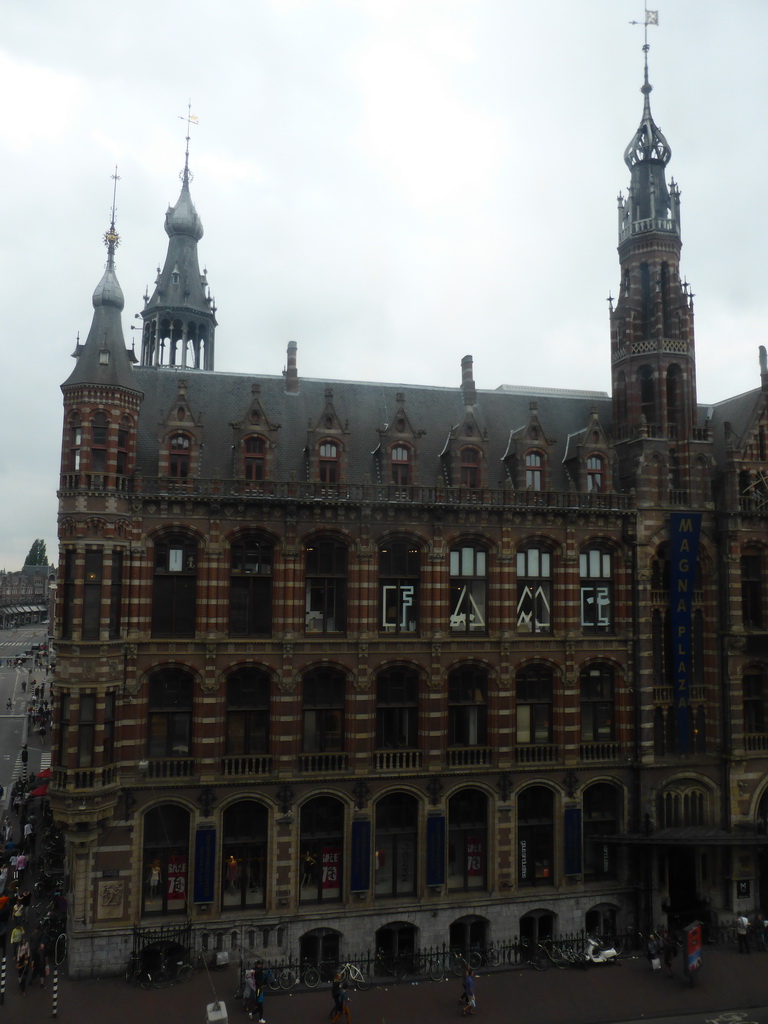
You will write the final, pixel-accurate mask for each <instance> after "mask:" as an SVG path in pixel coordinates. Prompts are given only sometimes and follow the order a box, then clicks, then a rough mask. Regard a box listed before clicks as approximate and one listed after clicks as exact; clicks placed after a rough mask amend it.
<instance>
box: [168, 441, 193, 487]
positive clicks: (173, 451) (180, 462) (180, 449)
mask: <svg viewBox="0 0 768 1024" xmlns="http://www.w3.org/2000/svg"><path fill="white" fill-rule="evenodd" d="M190 445H191V439H190V437H189V435H188V434H181V433H179V434H173V435H172V437H171V440H170V445H169V448H170V451H169V454H168V475H169V476H172V477H174V478H175V479H176V480H186V479H187V477H188V476H189V449H190Z"/></svg>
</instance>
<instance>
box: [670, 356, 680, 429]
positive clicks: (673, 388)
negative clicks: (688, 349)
mask: <svg viewBox="0 0 768 1024" xmlns="http://www.w3.org/2000/svg"><path fill="white" fill-rule="evenodd" d="M682 376H683V375H682V371H681V370H680V367H679V366H678V365H677V364H673V365H672V366H670V367H669V369H668V370H667V424H668V425H669V436H670V437H675V436H676V429H677V426H678V425H679V424H681V423H682V415H683V408H682V403H683V388H682Z"/></svg>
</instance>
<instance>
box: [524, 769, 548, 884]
mask: <svg viewBox="0 0 768 1024" xmlns="http://www.w3.org/2000/svg"><path fill="white" fill-rule="evenodd" d="M554 833H555V830H554V795H553V794H552V791H551V790H549V789H547V788H545V787H544V786H531V787H529V788H528V789H524V790H523V792H522V793H521V794H520V796H519V797H518V801H517V836H518V839H517V881H518V885H519V886H521V887H525V886H532V885H554V876H553V864H554Z"/></svg>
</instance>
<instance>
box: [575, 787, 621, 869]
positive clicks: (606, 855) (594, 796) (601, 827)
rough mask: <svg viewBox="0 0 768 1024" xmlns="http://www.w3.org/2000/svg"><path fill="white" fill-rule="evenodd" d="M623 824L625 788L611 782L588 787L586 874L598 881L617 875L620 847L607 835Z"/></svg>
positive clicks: (610, 834)
mask: <svg viewBox="0 0 768 1024" xmlns="http://www.w3.org/2000/svg"><path fill="white" fill-rule="evenodd" d="M620 826H621V792H620V790H618V789H617V788H616V786H612V785H610V784H609V783H607V782H597V783H595V784H594V785H592V786H589V787H588V788H587V789H586V790H585V791H584V826H583V829H584V877H585V879H588V880H591V881H594V880H595V879H601V878H615V877H616V847H615V845H614V844H613V843H606V842H605V841H604V840H603V839H602V837H603V836H613V835H616V834H617V833H618V832H619V830H620Z"/></svg>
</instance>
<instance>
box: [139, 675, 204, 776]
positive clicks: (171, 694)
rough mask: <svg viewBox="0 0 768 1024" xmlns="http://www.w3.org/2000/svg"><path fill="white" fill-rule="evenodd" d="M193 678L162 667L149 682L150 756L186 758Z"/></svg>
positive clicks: (189, 740) (188, 746) (190, 736)
mask: <svg viewBox="0 0 768 1024" xmlns="http://www.w3.org/2000/svg"><path fill="white" fill-rule="evenodd" d="M192 685H193V683H192V677H191V676H190V675H189V673H188V672H185V671H184V670H183V669H179V668H165V669H161V670H160V671H159V672H156V673H155V674H154V675H153V676H152V677H151V678H150V680H149V729H148V733H149V743H148V751H147V752H148V754H149V756H150V757H189V756H190V753H191V750H192V746H191V745H192Z"/></svg>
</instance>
